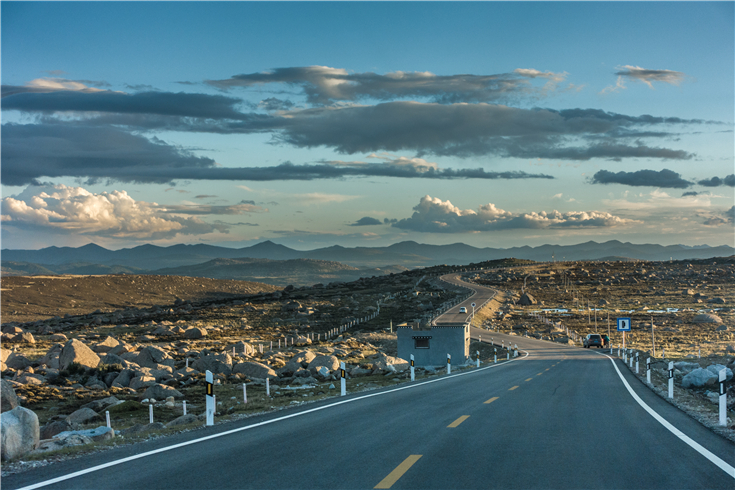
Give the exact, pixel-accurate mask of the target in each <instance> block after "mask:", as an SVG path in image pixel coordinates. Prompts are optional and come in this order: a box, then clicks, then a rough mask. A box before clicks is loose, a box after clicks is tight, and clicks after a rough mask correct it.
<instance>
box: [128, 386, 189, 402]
mask: <svg viewBox="0 0 735 490" xmlns="http://www.w3.org/2000/svg"><path fill="white" fill-rule="evenodd" d="M169 396H172V397H174V398H184V395H182V394H181V392H180V391H178V390H176V389H174V388H171V387H170V386H166V385H161V384H154V385H153V386H149V387H148V389H146V390H145V392H143V394H142V395H140V396H139V397H138V398H140V399H141V400H145V399H146V398H148V399H151V398H155V399H156V400H164V399H166V398H168V397H169Z"/></svg>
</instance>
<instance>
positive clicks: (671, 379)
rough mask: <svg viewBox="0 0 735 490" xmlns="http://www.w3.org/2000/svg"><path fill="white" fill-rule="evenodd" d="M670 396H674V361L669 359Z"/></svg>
mask: <svg viewBox="0 0 735 490" xmlns="http://www.w3.org/2000/svg"><path fill="white" fill-rule="evenodd" d="M669 398H674V361H669Z"/></svg>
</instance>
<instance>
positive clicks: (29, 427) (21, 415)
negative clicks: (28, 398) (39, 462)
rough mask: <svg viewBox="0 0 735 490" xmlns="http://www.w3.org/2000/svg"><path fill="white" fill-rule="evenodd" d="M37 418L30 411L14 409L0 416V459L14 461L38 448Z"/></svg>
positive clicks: (39, 432) (20, 408) (38, 429)
mask: <svg viewBox="0 0 735 490" xmlns="http://www.w3.org/2000/svg"><path fill="white" fill-rule="evenodd" d="M40 434H41V431H40V428H39V425H38V416H37V415H36V414H35V413H33V412H32V411H31V410H28V409H27V408H23V407H15V408H14V409H12V410H9V411H7V412H3V413H2V414H0V458H1V459H3V460H8V459H14V458H17V457H20V456H22V455H24V454H26V453H29V452H31V451H33V450H34V449H36V448H37V447H38V442H39V441H40Z"/></svg>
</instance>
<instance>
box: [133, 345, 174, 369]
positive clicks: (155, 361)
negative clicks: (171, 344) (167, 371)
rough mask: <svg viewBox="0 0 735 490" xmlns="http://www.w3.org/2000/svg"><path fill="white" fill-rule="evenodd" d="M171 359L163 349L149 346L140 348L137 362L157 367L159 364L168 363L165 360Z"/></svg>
mask: <svg viewBox="0 0 735 490" xmlns="http://www.w3.org/2000/svg"><path fill="white" fill-rule="evenodd" d="M168 359H169V355H168V354H167V353H166V351H164V350H163V349H159V348H158V347H153V346H148V347H145V348H143V349H141V350H140V353H139V354H138V357H136V359H135V363H136V364H138V365H139V366H142V367H149V368H153V369H156V368H157V367H158V365H159V364H167V363H166V362H165V361H167V360H168Z"/></svg>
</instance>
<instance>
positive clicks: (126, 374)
mask: <svg viewBox="0 0 735 490" xmlns="http://www.w3.org/2000/svg"><path fill="white" fill-rule="evenodd" d="M107 355H108V356H109V355H110V354H107ZM134 377H135V373H134V371H133V370H132V369H123V370H122V371H120V374H118V375H117V377H116V378H115V379H114V380H113V381H112V384H113V385H114V384H115V383H117V384H119V385H120V386H122V387H123V388H127V387H128V386H130V381H131V380H132V379H133V378H134Z"/></svg>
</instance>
